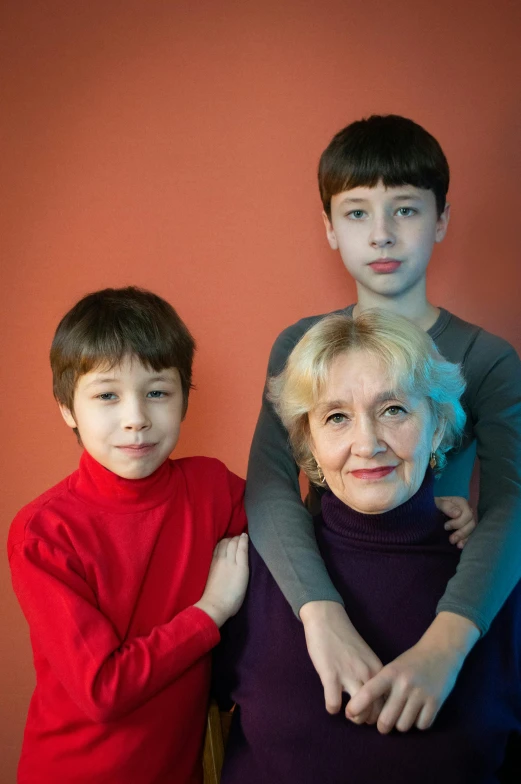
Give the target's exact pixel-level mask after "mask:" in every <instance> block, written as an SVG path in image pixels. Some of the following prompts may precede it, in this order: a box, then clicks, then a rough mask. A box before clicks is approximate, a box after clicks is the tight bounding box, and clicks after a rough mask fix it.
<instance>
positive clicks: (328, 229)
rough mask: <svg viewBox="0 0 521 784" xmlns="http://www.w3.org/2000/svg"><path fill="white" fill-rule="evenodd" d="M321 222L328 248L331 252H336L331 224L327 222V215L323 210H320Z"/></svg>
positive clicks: (336, 246)
mask: <svg viewBox="0 0 521 784" xmlns="http://www.w3.org/2000/svg"><path fill="white" fill-rule="evenodd" d="M322 220H323V221H324V226H325V227H326V237H327V241H328V242H329V247H330V248H331V250H338V242H337V239H336V234H335V230H334V228H333V224H332V223H331V221H330V220H329V218H328V216H327V213H326V212H324V210H322Z"/></svg>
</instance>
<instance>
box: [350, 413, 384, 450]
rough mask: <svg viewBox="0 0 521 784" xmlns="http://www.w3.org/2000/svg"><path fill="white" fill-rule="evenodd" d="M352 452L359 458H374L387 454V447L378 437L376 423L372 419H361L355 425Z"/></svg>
mask: <svg viewBox="0 0 521 784" xmlns="http://www.w3.org/2000/svg"><path fill="white" fill-rule="evenodd" d="M352 437H353V440H352V442H351V452H352V453H353V454H355V455H358V456H359V457H374V455H377V454H379V453H380V452H385V450H386V446H385V444H384V443H383V441H381V440H380V439H379V437H378V431H377V428H376V426H375V423H374V422H373V421H372V420H371V419H365V418H363V419H361V420H359V421H357V422H355V423H354V428H353V430H352Z"/></svg>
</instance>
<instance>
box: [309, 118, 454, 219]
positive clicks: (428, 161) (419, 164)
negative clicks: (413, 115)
mask: <svg viewBox="0 0 521 784" xmlns="http://www.w3.org/2000/svg"><path fill="white" fill-rule="evenodd" d="M449 180H450V172H449V164H448V162H447V159H446V157H445V155H444V153H443V150H442V149H441V147H440V144H439V143H438V142H437V141H436V139H435V138H434V136H431V134H430V133H428V132H427V131H426V130H425V128H422V127H421V125H418V123H415V122H413V121H412V120H408V119H407V118H406V117H399V116H398V115H396V114H387V115H378V114H374V115H372V116H371V117H369V118H368V119H365V120H358V121H357V122H354V123H351V124H350V125H348V126H346V127H345V128H343V129H342V130H341V131H339V132H338V133H337V134H336V135H335V136H334V137H333V138H332V140H331V142H330V143H329V144H328V146H327V147H326V149H325V150H324V152H323V153H322V155H321V157H320V163H319V165H318V186H319V189H320V198H321V199H322V204H323V206H324V211H325V213H326V215H327V216H328V217H329V218H331V198H332V197H333V196H336V194H337V193H343V191H348V190H350V189H351V188H358V187H360V186H366V187H369V188H373V187H374V186H375V185H377V184H378V183H379V182H380V181H381V182H382V183H383V184H384V185H385V187H386V188H389V187H391V188H392V187H395V186H397V185H414V186H415V187H416V188H424V189H425V190H431V191H433V192H434V196H435V197H436V207H437V210H438V217H439V216H440V215H441V213H442V212H443V210H444V209H445V201H446V198H447V191H448V189H449Z"/></svg>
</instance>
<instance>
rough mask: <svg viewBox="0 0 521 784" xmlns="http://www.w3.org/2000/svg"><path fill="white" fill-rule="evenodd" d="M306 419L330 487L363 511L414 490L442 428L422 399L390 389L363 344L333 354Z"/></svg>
mask: <svg viewBox="0 0 521 784" xmlns="http://www.w3.org/2000/svg"><path fill="white" fill-rule="evenodd" d="M309 426H310V446H311V451H312V453H313V455H314V457H315V459H316V461H317V463H318V465H319V466H320V468H321V469H322V472H323V474H324V477H325V479H326V482H327V484H328V486H329V488H330V489H331V491H332V492H333V493H334V494H335V495H336V496H337V497H338V498H339V499H340V500H341V501H343V502H344V503H345V504H347V505H348V506H350V507H351V508H352V509H355V510H357V511H358V512H364V513H366V514H379V513H382V512H387V511H389V510H390V509H394V508H395V507H397V506H399V505H400V504H403V503H405V501H407V500H408V499H409V498H411V497H412V496H413V495H414V494H415V493H416V491H417V490H418V489H419V487H420V485H421V483H422V481H423V478H424V476H425V471H426V470H427V465H428V462H429V456H430V453H431V452H433V451H435V450H436V449H437V447H438V446H439V443H440V440H441V435H442V432H441V433H440V432H438V431H437V430H436V425H435V422H434V419H433V416H432V414H431V412H430V408H429V404H428V402H427V400H426V399H425V398H423V397H414V396H411V395H409V394H407V395H406V394H404V393H403V392H402V391H400V390H399V389H393V384H392V380H391V379H390V378H389V375H388V372H387V370H386V369H385V367H384V366H383V364H382V363H381V361H380V360H379V359H377V358H376V357H374V356H372V355H371V354H369V353H368V352H366V351H351V352H349V353H346V354H342V355H339V356H338V357H337V358H336V359H335V360H334V362H333V364H332V366H331V369H330V373H329V377H328V380H327V383H326V384H325V386H324V390H323V393H322V395H321V397H320V400H319V401H318V404H317V406H316V407H315V408H314V409H313V411H311V412H310V413H309ZM438 430H439V429H438Z"/></svg>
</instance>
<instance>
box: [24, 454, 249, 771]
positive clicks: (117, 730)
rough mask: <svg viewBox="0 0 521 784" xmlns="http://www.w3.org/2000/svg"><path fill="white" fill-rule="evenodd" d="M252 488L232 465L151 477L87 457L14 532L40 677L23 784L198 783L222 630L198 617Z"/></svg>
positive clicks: (193, 465)
mask: <svg viewBox="0 0 521 784" xmlns="http://www.w3.org/2000/svg"><path fill="white" fill-rule="evenodd" d="M243 488H244V483H243V480H242V479H239V477H237V476H235V475H234V474H232V473H231V472H230V471H228V470H227V468H226V467H225V466H224V465H223V464H222V463H220V462H219V461H218V460H214V459H211V458H204V457H194V458H186V459H182V460H174V461H172V460H167V461H166V462H165V463H164V464H163V465H162V466H160V468H158V469H157V471H155V472H154V474H152V476H149V477H147V478H145V479H137V480H128V479H122V478H121V477H118V476H116V475H115V474H113V473H111V472H110V471H108V470H107V469H105V468H103V467H102V466H101V465H99V463H97V462H96V461H95V460H93V459H92V458H91V457H90V455H88V454H87V453H84V454H83V456H82V459H81V463H80V467H79V470H78V471H75V472H74V473H73V474H71V476H69V477H67V478H66V479H64V480H63V481H62V482H60V484H58V485H56V486H55V487H53V488H52V489H51V490H49V491H48V492H46V493H44V494H43V495H42V496H40V497H39V498H37V499H36V501H33V503H31V504H29V505H28V506H26V507H24V509H22V511H21V512H19V514H18V515H17V517H16V518H15V520H14V522H13V524H12V526H11V530H10V533H9V541H8V555H9V561H10V566H11V571H12V577H13V585H14V589H15V592H16V594H17V596H18V599H19V601H20V604H21V606H22V609H23V612H24V614H25V616H26V618H27V621H28V622H29V626H30V631H31V641H32V646H33V652H34V664H35V668H36V681H37V682H36V689H35V691H34V694H33V697H32V700H31V704H30V707H29V714H28V718H27V724H26V729H25V735H24V743H23V749H22V756H21V759H20V765H19V770H18V781H19V784H29V782H30V784H57V783H58V782H59V784H94V782H95V784H120V782H121V784H148V783H149V782H150V784H152V782H153V783H154V784H163V782H164V783H165V784H166V782H170V783H171V784H188V782H189V783H190V784H192V783H194V784H195V783H196V782H201V781H202V769H201V762H200V752H201V745H202V738H203V731H204V724H205V715H206V706H207V700H208V687H209V678H210V656H209V651H210V650H211V649H212V648H213V647H214V646H215V645H216V643H217V642H218V641H219V639H220V635H219V630H218V628H217V626H216V625H215V623H214V622H213V621H212V620H211V618H210V617H209V616H208V615H206V613H204V612H203V611H202V610H199V609H196V608H195V607H193V606H191V605H193V604H194V602H197V601H198V600H199V599H200V598H201V595H202V593H203V590H204V587H205V584H206V579H207V577H208V571H209V568H210V561H211V558H212V552H213V549H214V546H215V544H216V542H217V541H218V540H219V539H221V538H222V537H223V536H226V535H230V536H233V535H235V534H239V533H240V532H241V531H243V530H244V528H245V525H246V518H245V515H244V511H243V505H242V496H243Z"/></svg>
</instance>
